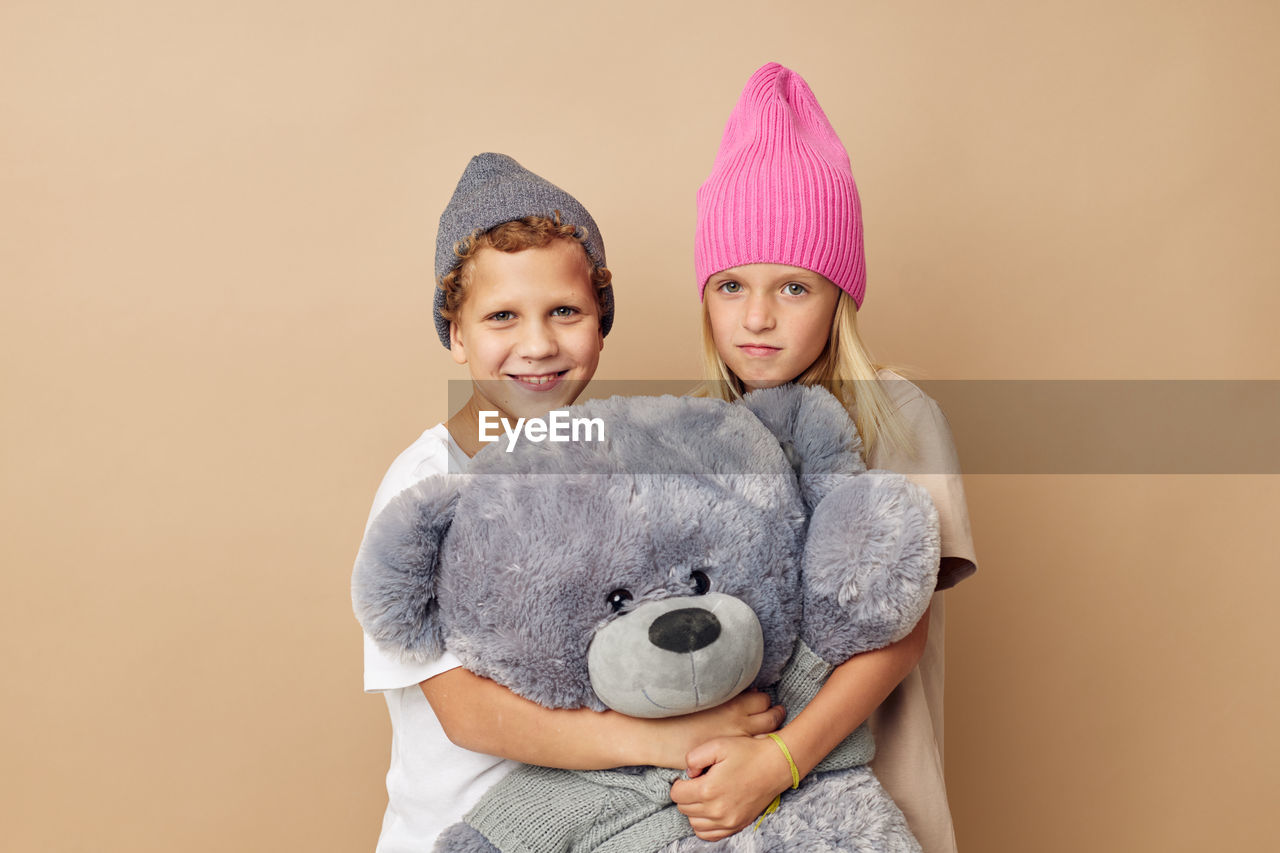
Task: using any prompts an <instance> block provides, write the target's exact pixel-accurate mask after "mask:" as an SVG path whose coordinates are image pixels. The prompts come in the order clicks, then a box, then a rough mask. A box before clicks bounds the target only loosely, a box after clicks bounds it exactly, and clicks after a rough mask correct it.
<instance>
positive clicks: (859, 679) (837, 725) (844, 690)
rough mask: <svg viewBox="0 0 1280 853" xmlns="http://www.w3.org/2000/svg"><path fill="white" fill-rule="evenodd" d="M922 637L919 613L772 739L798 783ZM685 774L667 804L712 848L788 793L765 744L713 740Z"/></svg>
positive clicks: (781, 763)
mask: <svg viewBox="0 0 1280 853" xmlns="http://www.w3.org/2000/svg"><path fill="white" fill-rule="evenodd" d="M928 638H929V611H928V610H926V611H925V613H924V615H923V616H922V617H921V618H920V621H919V622H917V623H916V626H915V628H913V629H912V630H911V633H910V634H908V635H907V636H906V637H903V638H902V639H901V640H899V641H898V642H896V643H891V644H890V645H888V646H885V647H884V648H880V649H875V650H873V651H869V652H863V653H862V654H858V655H854V656H853V657H851V658H849V660H847V661H845V662H844V663H842V664H840V665H839V666H838V667H836V668H835V671H834V672H832V673H831V677H830V678H829V679H827V683H826V684H824V685H823V686H822V689H821V690H819V691H818V695H817V696H815V697H814V698H813V701H812V702H810V703H809V705H808V706H807V707H806V708H805V709H804V710H803V711H801V712H800V713H799V714H797V715H796V718H795V719H794V720H792V721H791V723H790V724H789V725H788V726H786V728H784V729H782V730H781V731H779V732H778V735H779V736H781V738H782V740H783V742H784V743H786V745H787V749H788V750H789V751H790V753H791V758H792V760H794V761H795V763H796V769H797V770H799V771H800V776H801V778H804V777H805V776H807V775H808V774H809V772H810V771H811V770H813V768H814V767H816V766H817V765H818V762H820V761H822V759H823V758H824V757H826V755H827V753H829V752H831V750H833V749H835V748H836V746H837V745H839V743H840V742H841V741H842V740H844V739H845V738H846V737H848V736H849V735H850V734H851V733H852V732H853V730H854V729H856V728H857V727H858V726H860V725H862V723H863V722H864V721H865V720H866V719H867V718H868V717H869V716H871V712H872V711H874V710H875V709H876V707H878V706H879V705H880V703H881V702H883V701H884V700H885V698H886V697H887V696H888V695H889V694H890V693H891V692H893V689H894V688H895V687H897V686H898V684H899V683H901V682H902V680H903V679H904V678H906V677H907V675H908V674H909V673H910V672H911V670H912V669H914V668H915V666H916V664H917V663H919V662H920V658H921V656H923V654H924V649H925V643H926V641H927V640H928ZM688 766H689V769H690V775H691V776H693V775H696V774H701V775H697V778H691V779H688V780H682V781H678V782H676V783H675V784H674V785H672V786H671V799H672V800H673V801H674V802H675V803H676V805H677V806H678V807H679V809H680V811H681V812H683V813H684V814H685V815H687V816H688V817H689V822H690V823H691V824H692V825H693V829H694V831H695V832H696V833H697V834H698V837H699V838H701V839H703V840H706V841H716V840H718V839H721V838H725V837H727V836H730V835H733V834H734V833H735V832H738V831H739V830H741V829H743V828H744V827H746V826H747V825H748V824H750V823H752V822H753V821H755V820H756V819H757V818H758V817H759V816H760V813H761V812H763V811H764V810H765V808H766V807H767V806H768V805H769V803H770V802H772V801H773V798H774V797H776V796H777V795H778V794H780V793H782V792H783V791H785V790H787V789H788V788H790V787H791V768H790V766H789V765H788V764H787V759H786V758H785V757H784V756H783V754H782V750H781V749H779V748H778V745H777V744H776V743H774V742H773V740H772V739H771V738H756V737H736V738H717V739H716V740H713V741H710V742H708V743H705V744H702V745H701V746H699V747H697V748H696V749H694V750H692V751H691V752H690V753H689V756H688Z"/></svg>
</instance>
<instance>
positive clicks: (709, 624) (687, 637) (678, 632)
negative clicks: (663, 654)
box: [649, 607, 720, 654]
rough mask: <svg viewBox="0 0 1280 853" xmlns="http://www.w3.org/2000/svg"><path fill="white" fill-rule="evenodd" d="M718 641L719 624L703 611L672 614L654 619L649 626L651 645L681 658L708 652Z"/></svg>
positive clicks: (695, 609)
mask: <svg viewBox="0 0 1280 853" xmlns="http://www.w3.org/2000/svg"><path fill="white" fill-rule="evenodd" d="M719 637H720V620H719V619H717V618H716V615H715V614H714V613H712V612H711V611H710V610H705V609H703V608H701V607H685V608H683V609H681V610H673V611H671V612H670V613H665V614H663V615H662V616H659V617H658V618H657V619H654V620H653V624H651V625H650V626H649V642H651V643H653V644H654V645H655V646H657V647H658V648H660V649H666V650H667V651H669V652H677V653H680V654H688V653H689V652H696V651H697V650H698V649H705V648H706V647H707V646H709V645H711V644H712V643H714V642H715V641H716V640H717V639H719Z"/></svg>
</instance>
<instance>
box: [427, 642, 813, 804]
mask: <svg viewBox="0 0 1280 853" xmlns="http://www.w3.org/2000/svg"><path fill="white" fill-rule="evenodd" d="M421 687H422V693H423V695H425V696H426V697H427V701H428V702H429V703H431V709H432V710H433V711H435V714H436V717H437V718H438V719H439V720H440V725H441V726H442V727H443V728H444V732H445V734H446V735H447V736H448V738H449V740H451V741H453V743H455V744H457V745H458V746H461V747H463V748H464V749H469V750H471V751H473V752H483V753H485V754H487V755H497V756H501V757H503V758H511V759H514V760H516V761H523V762H525V763H526V764H540V765H542V766H544V767H561V768H564V769H566V770H604V769H607V768H610V767H621V766H624V765H629V764H650V765H654V766H657V767H671V768H675V769H683V768H684V767H685V757H686V755H687V754H688V753H689V751H690V750H691V749H693V748H694V747H696V746H698V745H699V744H702V743H706V742H708V741H714V740H715V739H717V738H733V737H741V736H745V737H746V738H750V737H751V736H753V735H758V734H764V733H765V732H771V731H773V730H774V729H776V728H777V727H778V726H779V725H780V724H781V723H782V720H783V719H784V716H785V714H784V711H783V709H782V708H781V707H780V706H774V707H770V704H769V697H768V696H766V695H765V694H763V693H760V692H758V691H748V692H746V693H743V694H741V695H740V696H738V697H737V698H735V699H731V700H730V701H728V702H726V703H724V704H723V705H720V706H719V707H716V708H709V709H707V710H705V711H700V712H698V713H696V714H688V715H686V716H683V717H670V718H667V719H662V720H642V719H639V718H637V717H627V716H624V715H622V714H619V713H617V712H615V711H604V712H598V711H592V710H588V709H576V710H551V709H549V708H544V707H542V706H541V705H538V704H537V703H535V702H532V701H530V700H528V699H524V698H522V697H520V696H517V695H516V694H515V693H512V692H511V691H510V690H508V689H507V688H505V687H503V686H502V685H500V684H498V683H496V682H494V681H490V680H489V679H487V678H483V677H481V676H479V675H475V674H474V673H472V672H470V671H468V670H466V669H463V668H462V667H457V668H456V669H451V670H449V671H447V672H442V673H441V674H439V675H437V676H435V677H433V678H429V679H427V680H426V681H424V682H422V684H421ZM793 725H794V723H793ZM768 743H769V744H770V745H771V746H772V745H773V742H772V741H768ZM824 754H825V753H824ZM789 781H790V779H789V777H788V782H789Z"/></svg>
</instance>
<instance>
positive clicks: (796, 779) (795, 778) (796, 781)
mask: <svg viewBox="0 0 1280 853" xmlns="http://www.w3.org/2000/svg"><path fill="white" fill-rule="evenodd" d="M769 737H771V738H773V742H774V743H776V744H777V745H778V749H780V750H782V754H783V755H785V756H786V758H787V764H788V765H790V767H791V790H793V791H794V790H795V789H796V788H799V787H800V768H798V767H796V762H795V759H793V758H792V757H791V750H789V749H787V745H786V744H785V743H783V742H782V738H781V737H780V736H779V735H778V734H777V733H776V732H769Z"/></svg>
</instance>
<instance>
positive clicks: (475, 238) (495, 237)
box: [440, 211, 613, 322]
mask: <svg viewBox="0 0 1280 853" xmlns="http://www.w3.org/2000/svg"><path fill="white" fill-rule="evenodd" d="M552 240H572V241H573V242H575V243H577V244H578V245H580V246H582V247H583V248H582V255H583V260H585V261H586V262H587V264H588V265H589V266H590V267H591V284H592V285H593V286H594V288H595V289H594V292H595V297H596V307H597V308H601V307H602V306H601V304H600V291H601V290H603V289H604V288H606V287H608V286H609V284H610V283H611V282H612V281H613V273H611V272H609V268H608V267H602V266H596V265H595V264H593V263H592V262H591V258H590V256H588V255H587V250H586V244H585V243H584V240H583V236H580V232H579V229H578V227H577V226H575V225H571V224H569V223H567V222H561V221H560V213H559V211H557V212H556V214H555V217H554V218H552V217H547V216H525V217H522V218H520V219H513V220H511V221H510V222H503V223H502V224H501V225H495V226H494V227H492V228H490V229H489V230H487V231H479V230H478V231H475V232H474V233H472V235H471V236H470V237H468V238H467V239H465V240H459V241H458V242H457V243H455V244H454V246H453V253H454V254H455V255H457V257H458V265H457V266H455V267H454V268H453V269H452V270H451V271H450V272H449V273H448V274H447V275H445V276H444V277H443V278H442V279H440V289H441V290H443V291H444V306H443V307H442V308H441V309H440V316H442V317H444V318H445V319H446V320H448V321H449V322H453V321H455V320H457V318H458V312H459V311H460V310H461V309H462V303H463V301H464V300H465V299H466V296H467V285H468V284H469V283H470V273H471V267H472V259H473V258H474V257H475V255H476V252H478V251H480V250H481V249H483V248H486V247H488V248H491V249H497V250H498V251H499V252H521V251H524V250H525V249H540V248H542V247H543V246H546V245H549V244H550V243H551V241H552Z"/></svg>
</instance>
